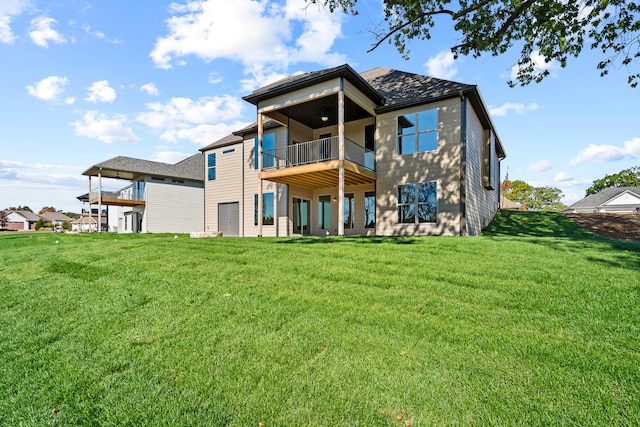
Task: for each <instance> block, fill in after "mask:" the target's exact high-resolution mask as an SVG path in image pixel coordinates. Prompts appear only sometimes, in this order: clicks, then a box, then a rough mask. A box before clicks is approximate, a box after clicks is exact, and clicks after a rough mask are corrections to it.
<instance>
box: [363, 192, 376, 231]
mask: <svg viewBox="0 0 640 427" xmlns="http://www.w3.org/2000/svg"><path fill="white" fill-rule="evenodd" d="M371 199H373V205H372V206H370V207H369V208H370V209H372V211H371V213H372V215H371V217H372V219H373V221H372V222H369V221H368V219H369V218H368V215H367V214H368V213H369V212H367V200H371ZM363 214H364V228H376V192H375V191H365V192H364V212H363Z"/></svg>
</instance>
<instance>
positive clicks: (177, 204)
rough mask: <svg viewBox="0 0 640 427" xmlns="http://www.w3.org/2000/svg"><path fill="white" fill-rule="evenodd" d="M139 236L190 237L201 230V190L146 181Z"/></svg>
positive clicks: (195, 185)
mask: <svg viewBox="0 0 640 427" xmlns="http://www.w3.org/2000/svg"><path fill="white" fill-rule="evenodd" d="M145 191H146V208H145V212H144V216H143V222H142V232H148V233H190V232H197V231H203V229H204V186H203V184H200V183H188V182H185V183H179V184H178V183H172V182H170V181H168V180H165V181H163V182H160V181H156V180H147V183H146V189H145Z"/></svg>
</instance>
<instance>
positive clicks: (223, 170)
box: [204, 141, 253, 236]
mask: <svg viewBox="0 0 640 427" xmlns="http://www.w3.org/2000/svg"><path fill="white" fill-rule="evenodd" d="M250 142H251V144H248V143H239V144H234V145H229V146H226V147H221V148H216V149H214V150H209V151H206V152H205V153H204V154H205V164H204V168H205V199H206V200H205V206H206V213H205V219H206V223H205V231H207V232H214V233H215V232H218V231H219V230H218V205H219V204H220V203H236V202H237V203H238V204H239V205H238V208H239V211H240V212H242V211H243V208H244V205H243V199H242V186H243V182H242V173H243V167H244V168H246V167H247V166H248V165H246V164H245V165H244V166H243V158H244V157H243V149H244V147H245V146H246V145H251V148H252V147H253V141H250ZM229 150H234V151H233V152H227V154H224V152H225V151H229ZM211 153H215V154H216V179H215V180H214V181H209V180H208V179H207V176H208V175H207V169H208V167H207V156H208V155H209V154H211ZM251 162H252V163H251V167H253V156H252V157H251ZM239 226H240V229H239V234H240V235H241V236H242V231H243V230H242V221H240V224H239Z"/></svg>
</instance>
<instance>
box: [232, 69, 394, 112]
mask: <svg viewBox="0 0 640 427" xmlns="http://www.w3.org/2000/svg"><path fill="white" fill-rule="evenodd" d="M325 71H326V72H325ZM317 73H319V74H317ZM337 77H344V78H346V79H347V80H349V81H350V82H351V83H352V84H353V85H355V86H356V87H357V88H358V89H359V90H360V91H361V92H362V93H364V94H365V95H366V96H367V97H368V98H369V99H371V100H372V101H374V102H375V103H376V104H377V105H381V104H383V103H384V97H383V96H382V95H380V93H378V91H376V90H375V89H374V88H373V87H372V86H371V85H370V84H369V83H368V82H367V81H366V80H365V79H363V78H362V76H361V75H360V74H358V73H357V72H356V71H355V70H354V69H353V68H351V66H349V64H343V65H339V66H337V67H334V68H331V69H329V70H320V71H319V72H315V73H314V72H311V73H307V74H306V75H305V74H303V75H301V76H300V77H298V78H297V79H295V81H293V82H291V83H290V84H283V85H282V86H280V87H277V88H274V89H272V90H269V89H266V90H264V89H258V90H256V91H254V92H253V93H251V94H249V95H246V96H243V97H242V99H243V100H245V101H247V102H249V103H251V104H253V105H255V106H257V105H258V103H259V102H260V101H263V100H265V99H269V98H273V97H274V96H278V95H283V94H285V93H289V92H291V91H293V90H297V89H304V88H306V87H309V86H313V85H315V84H318V83H322V82H325V81H328V80H332V79H335V78H337ZM275 83H277V82H275ZM267 87H268V86H267Z"/></svg>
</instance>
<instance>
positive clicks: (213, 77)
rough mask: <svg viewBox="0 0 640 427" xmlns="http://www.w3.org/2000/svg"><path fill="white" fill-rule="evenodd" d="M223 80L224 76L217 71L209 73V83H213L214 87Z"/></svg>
mask: <svg viewBox="0 0 640 427" xmlns="http://www.w3.org/2000/svg"><path fill="white" fill-rule="evenodd" d="M222 80H223V79H222V76H221V75H220V74H219V73H218V72H217V71H212V72H210V73H209V83H211V84H212V85H215V84H218V83H220V82H221V81H222Z"/></svg>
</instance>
